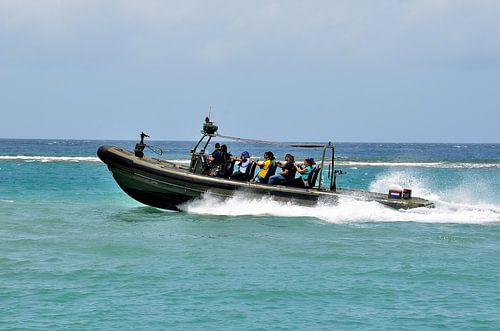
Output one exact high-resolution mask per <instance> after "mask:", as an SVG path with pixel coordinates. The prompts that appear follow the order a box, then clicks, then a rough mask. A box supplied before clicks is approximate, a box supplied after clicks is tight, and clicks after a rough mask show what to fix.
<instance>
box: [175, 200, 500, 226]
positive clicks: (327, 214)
mask: <svg viewBox="0 0 500 331" xmlns="http://www.w3.org/2000/svg"><path fill="white" fill-rule="evenodd" d="M435 203H436V208H433V209H429V208H418V209H412V210H395V209H392V208H389V207H386V206H383V205H381V204H379V203H377V202H374V201H371V202H370V201H359V200H354V199H351V198H342V199H340V201H339V203H338V204H337V205H331V204H326V203H321V202H319V203H318V204H317V205H316V206H314V207H305V206H299V205H294V204H292V203H285V202H278V201H274V200H272V199H269V198H268V197H265V198H248V197H246V196H245V195H244V194H243V193H237V194H235V196H233V197H232V198H230V199H226V200H224V201H223V200H221V199H220V198H218V197H216V196H214V195H212V194H209V193H208V194H205V196H204V197H203V198H202V199H199V200H196V201H193V202H190V203H187V204H185V205H184V206H182V207H181V209H183V210H185V211H187V212H190V213H196V214H209V215H221V216H244V215H253V216H269V215H270V216H276V217H299V218H306V217H307V218H311V217H312V218H317V219H319V220H321V221H324V222H327V223H334V224H344V223H366V222H419V223H457V224H488V223H495V222H500V206H498V205H467V204H460V203H453V202H446V201H439V200H438V201H435Z"/></svg>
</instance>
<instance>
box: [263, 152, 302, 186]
mask: <svg viewBox="0 0 500 331" xmlns="http://www.w3.org/2000/svg"><path fill="white" fill-rule="evenodd" d="M285 161H286V163H285V164H282V163H281V162H280V163H277V165H278V166H279V167H280V168H281V172H280V173H278V174H276V175H274V176H271V177H269V185H279V184H281V185H287V184H288V183H291V182H292V181H293V180H294V179H295V174H296V173H297V169H296V168H295V166H294V162H295V158H294V156H293V155H291V154H287V155H285Z"/></svg>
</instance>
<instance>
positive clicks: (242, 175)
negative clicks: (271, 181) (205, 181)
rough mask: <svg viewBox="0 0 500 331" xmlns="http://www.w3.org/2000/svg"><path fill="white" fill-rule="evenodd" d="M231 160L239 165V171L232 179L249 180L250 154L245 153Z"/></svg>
mask: <svg viewBox="0 0 500 331" xmlns="http://www.w3.org/2000/svg"><path fill="white" fill-rule="evenodd" d="M231 160H233V161H237V162H239V163H238V170H237V171H236V172H235V173H234V174H233V175H232V176H231V177H230V178H231V179H236V180H247V179H248V178H247V170H248V166H249V165H250V153H248V152H247V151H244V152H243V153H241V157H231Z"/></svg>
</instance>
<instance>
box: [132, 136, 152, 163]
mask: <svg viewBox="0 0 500 331" xmlns="http://www.w3.org/2000/svg"><path fill="white" fill-rule="evenodd" d="M145 137H148V138H149V136H148V135H147V134H145V133H144V132H141V141H140V142H139V143H138V144H135V149H134V154H135V156H137V157H140V158H142V157H144V148H145V147H146V144H145V143H144V138H145Z"/></svg>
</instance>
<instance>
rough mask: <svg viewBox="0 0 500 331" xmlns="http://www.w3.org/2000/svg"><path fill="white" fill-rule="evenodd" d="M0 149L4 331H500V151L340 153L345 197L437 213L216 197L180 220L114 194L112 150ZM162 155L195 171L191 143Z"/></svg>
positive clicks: (376, 149) (46, 145) (385, 148)
mask: <svg viewBox="0 0 500 331" xmlns="http://www.w3.org/2000/svg"><path fill="white" fill-rule="evenodd" d="M2 142H3V147H2V148H0V174H1V176H0V222H1V227H0V239H1V240H0V252H1V255H0V284H1V285H0V328H2V329H51V330H52V329H186V330H191V329H222V328H224V329H315V330H316V329H354V328H356V329H412V330H413V329H436V328H440V329H491V330H495V329H499V328H500V315H499V312H500V285H499V284H500V282H499V275H500V258H499V257H500V197H499V194H498V189H499V188H500V145H498V144H497V145H491V144H490V145H459V144H457V145H453V144H450V145H431V144H423V145H421V144H339V145H338V146H337V153H338V155H339V167H340V168H342V169H344V170H346V171H347V172H348V174H347V175H345V176H343V177H341V178H339V186H343V187H354V188H362V189H370V190H375V191H384V190H385V189H386V188H387V187H388V185H389V184H391V183H400V184H401V185H404V186H411V187H412V188H413V190H414V193H415V194H416V195H420V196H424V197H426V198H429V199H431V200H433V201H434V202H435V203H436V208H435V209H432V210H429V209H425V210H415V211H406V212H405V211H394V210H390V209H387V208H385V207H381V206H378V205H376V204H374V203H369V202H355V201H348V200H345V201H342V202H341V203H340V205H338V206H328V205H323V204H320V205H319V206H317V207H315V208H309V207H300V206H293V205H287V204H282V203H277V202H273V201H268V200H264V199H261V200H248V199H246V198H245V196H242V195H237V196H236V197H235V198H233V199H231V200H229V201H224V202H221V201H218V200H217V199H216V198H214V197H212V196H210V195H207V196H205V197H204V198H203V199H202V200H199V201H195V202H192V203H189V204H187V205H186V206H184V207H183V209H184V210H185V212H180V213H175V212H167V211H162V210H158V209H155V208H151V207H147V206H144V205H141V204H139V203H137V202H135V201H134V200H132V199H130V198H129V197H128V196H126V195H125V194H124V193H122V192H121V190H120V189H119V188H118V186H117V185H116V184H115V182H114V180H113V179H112V177H111V175H110V173H109V172H108V170H107V169H106V167H105V166H104V165H103V164H102V163H100V162H99V161H98V160H97V159H96V157H95V151H96V149H97V147H98V146H99V145H100V144H103V143H105V142H97V141H44V140H42V141H32V140H22V141H20V140H4V141H2ZM114 144H118V145H120V146H125V147H130V146H132V145H133V143H132V142H114ZM158 144H159V145H160V146H161V147H162V148H164V149H165V151H166V155H165V158H167V159H172V160H176V161H177V162H186V160H187V159H186V155H185V152H186V151H187V150H189V148H190V144H191V143H186V142H158ZM230 146H232V147H233V148H234V150H237V151H239V150H240V149H242V147H243V146H240V145H238V144H236V143H231V145H230ZM457 146H458V147H457ZM251 147H252V148H251V150H252V154H255V155H258V154H260V153H261V152H262V151H263V150H264V149H266V148H265V147H262V146H251ZM284 152H285V150H281V149H278V150H277V151H276V154H277V155H281V154H284ZM307 153H310V152H309V151H298V153H297V155H298V156H305V155H306V154H307Z"/></svg>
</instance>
